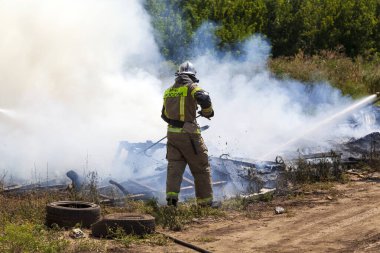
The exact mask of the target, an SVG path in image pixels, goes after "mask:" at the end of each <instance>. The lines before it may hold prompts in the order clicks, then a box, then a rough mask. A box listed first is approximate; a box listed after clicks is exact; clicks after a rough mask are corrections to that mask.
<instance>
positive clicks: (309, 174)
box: [284, 154, 345, 185]
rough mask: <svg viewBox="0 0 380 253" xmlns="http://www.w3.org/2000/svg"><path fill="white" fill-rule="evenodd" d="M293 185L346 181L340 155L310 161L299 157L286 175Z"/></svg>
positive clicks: (286, 178)
mask: <svg viewBox="0 0 380 253" xmlns="http://www.w3.org/2000/svg"><path fill="white" fill-rule="evenodd" d="M284 178H285V180H287V181H288V182H289V183H291V184H292V185H299V184H308V183H316V182H328V181H340V182H343V181H344V179H345V178H344V173H343V169H342V164H341V162H340V158H339V156H334V155H333V154H332V156H331V157H322V158H319V159H315V160H313V161H308V160H306V159H303V158H301V157H299V158H298V159H297V161H296V162H295V163H294V164H290V165H289V166H288V170H287V171H286V172H285V175H284Z"/></svg>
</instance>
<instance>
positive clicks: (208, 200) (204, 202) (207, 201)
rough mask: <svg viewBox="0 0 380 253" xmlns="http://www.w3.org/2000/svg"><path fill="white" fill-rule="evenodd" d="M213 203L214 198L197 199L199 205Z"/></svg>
mask: <svg viewBox="0 0 380 253" xmlns="http://www.w3.org/2000/svg"><path fill="white" fill-rule="evenodd" d="M211 202H212V197H210V198H202V199H201V198H197V203H198V204H207V203H211Z"/></svg>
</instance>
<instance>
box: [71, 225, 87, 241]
mask: <svg viewBox="0 0 380 253" xmlns="http://www.w3.org/2000/svg"><path fill="white" fill-rule="evenodd" d="M69 236H70V237H71V238H73V239H79V238H85V237H86V236H85V234H84V233H83V231H82V230H80V229H79V228H74V229H73V230H71V232H70V234H69Z"/></svg>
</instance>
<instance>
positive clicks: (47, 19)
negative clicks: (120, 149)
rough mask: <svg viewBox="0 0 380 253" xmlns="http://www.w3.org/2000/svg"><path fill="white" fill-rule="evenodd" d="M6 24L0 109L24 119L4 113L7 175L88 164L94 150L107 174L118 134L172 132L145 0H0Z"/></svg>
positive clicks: (1, 126) (93, 161)
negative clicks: (162, 113)
mask: <svg viewBox="0 0 380 253" xmlns="http://www.w3.org/2000/svg"><path fill="white" fill-rule="evenodd" d="M0 31H1V40H0V55H1V57H0V107H1V108H7V109H9V110H12V111H14V112H15V113H17V114H18V115H19V116H20V117H18V118H16V119H14V118H13V119H7V118H6V116H4V115H1V116H0V136H1V137H0V138H1V139H0V169H4V170H7V171H8V174H10V173H12V174H14V175H19V176H23V177H24V178H28V177H29V176H30V170H31V168H33V167H34V164H36V167H37V169H43V170H42V171H45V170H46V169H45V167H46V163H49V167H50V169H51V170H52V171H55V172H59V173H61V172H65V171H66V170H67V169H68V168H83V167H84V166H85V160H86V159H87V156H88V164H89V167H90V168H89V169H97V170H99V171H100V172H109V171H108V170H109V168H110V164H111V161H112V158H113V155H114V153H115V150H116V148H117V145H118V141H120V140H123V139H129V140H132V141H137V140H141V139H145V138H147V136H149V137H151V138H156V137H160V136H161V135H163V134H165V127H164V124H163V123H162V122H161V121H160V109H161V108H160V107H161V103H162V101H161V88H160V87H161V81H160V80H159V79H158V78H157V76H158V72H157V68H156V66H157V65H159V62H160V60H161V59H160V58H161V56H160V55H159V53H158V49H157V46H156V44H155V42H154V38H153V35H152V34H153V32H152V28H151V26H150V21H149V16H148V15H147V14H146V12H145V11H144V9H143V8H142V6H141V3H140V1H138V0H130V1H123V0H114V1H105V0H81V1H64V0H56V1H48V0H37V1H31V0H30V1H29V0H5V1H0ZM50 173H52V172H50ZM52 174H53V173H52Z"/></svg>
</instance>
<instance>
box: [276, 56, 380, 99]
mask: <svg viewBox="0 0 380 253" xmlns="http://www.w3.org/2000/svg"><path fill="white" fill-rule="evenodd" d="M269 67H270V69H271V70H272V72H273V73H274V74H275V75H276V76H278V77H280V78H288V77H290V78H293V79H296V80H300V81H303V82H308V83H316V82H321V81H322V82H324V81H328V82H330V83H331V84H332V85H333V86H335V87H337V88H338V89H340V90H342V92H343V94H348V95H351V96H352V97H360V96H363V95H367V94H373V93H375V92H377V91H379V89H380V61H379V59H367V60H364V59H363V58H361V57H357V58H356V59H351V58H349V57H346V56H344V55H343V54H341V53H339V52H335V51H322V52H321V53H320V54H319V55H314V56H306V55H304V54H303V52H300V53H298V54H297V55H295V56H294V57H291V58H284V57H280V58H275V59H271V60H270V61H269Z"/></svg>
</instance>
